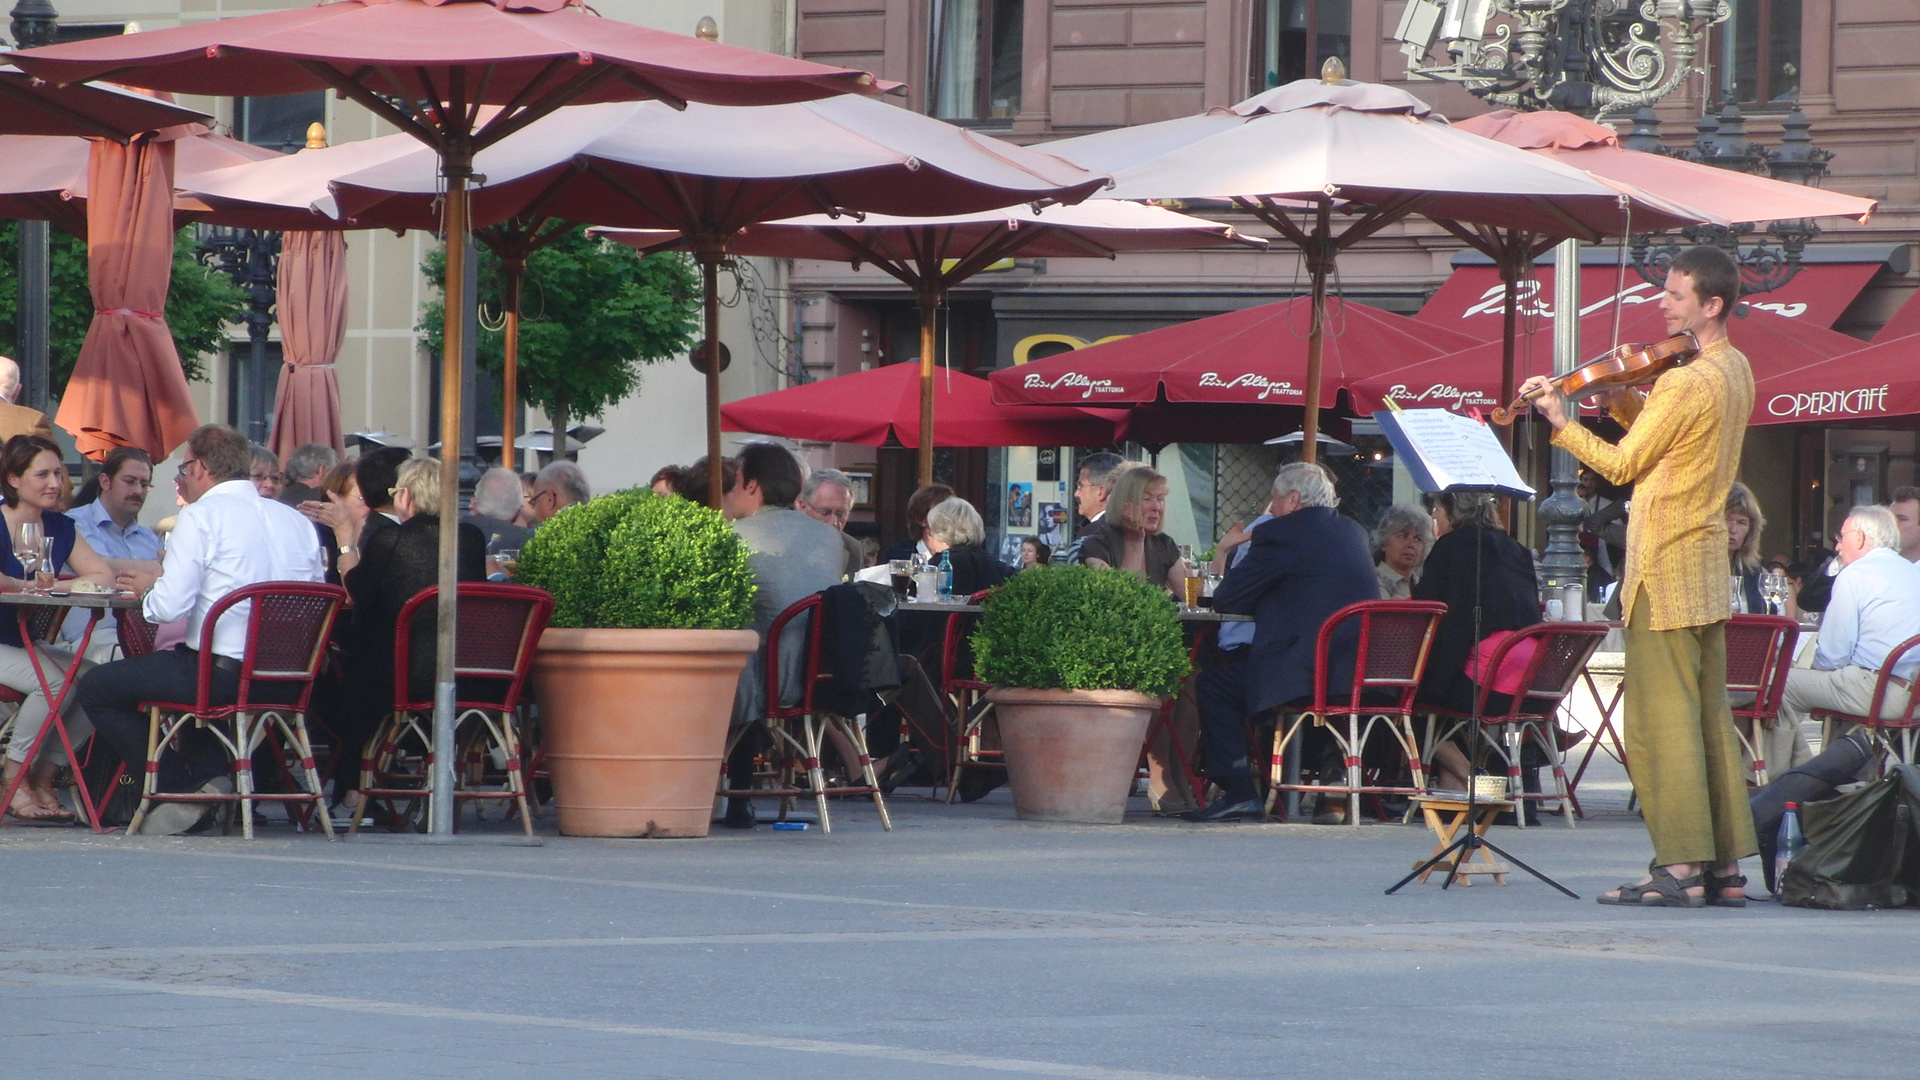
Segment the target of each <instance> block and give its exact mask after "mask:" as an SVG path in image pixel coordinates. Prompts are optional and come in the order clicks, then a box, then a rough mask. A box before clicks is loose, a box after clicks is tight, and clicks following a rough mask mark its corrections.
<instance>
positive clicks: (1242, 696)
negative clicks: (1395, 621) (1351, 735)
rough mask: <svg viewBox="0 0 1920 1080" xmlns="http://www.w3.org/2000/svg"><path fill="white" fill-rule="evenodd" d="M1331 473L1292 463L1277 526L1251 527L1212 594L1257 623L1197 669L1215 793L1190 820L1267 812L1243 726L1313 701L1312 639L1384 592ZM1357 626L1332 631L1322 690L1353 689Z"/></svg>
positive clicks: (1278, 503) (1279, 487) (1276, 511)
mask: <svg viewBox="0 0 1920 1080" xmlns="http://www.w3.org/2000/svg"><path fill="white" fill-rule="evenodd" d="M1339 505H1340V498H1339V496H1338V495H1336V494H1335V493H1334V488H1333V474H1332V473H1330V472H1328V471H1327V469H1326V467H1325V466H1322V465H1317V464H1309V463H1306V462H1295V463H1294V464H1291V465H1285V466H1282V467H1281V469H1280V472H1279V474H1278V475H1276V476H1275V477H1274V478H1273V502H1272V503H1271V504H1269V506H1268V510H1269V512H1270V513H1272V514H1273V520H1271V521H1268V522H1266V523H1265V524H1263V525H1260V526H1259V527H1257V528H1255V529H1254V530H1253V535H1252V537H1251V539H1249V540H1248V541H1247V545H1248V546H1247V553H1246V556H1245V557H1244V558H1242V559H1241V560H1240V561H1239V562H1238V563H1236V564H1234V566H1233V568H1232V569H1230V570H1228V571H1227V576H1226V577H1225V578H1224V579H1223V580H1222V581H1221V582H1220V585H1219V587H1218V588H1216V589H1215V590H1214V595H1213V606H1214V609H1215V610H1217V611H1223V612H1227V613H1230V614H1235V615H1252V616H1253V618H1254V630H1253V644H1252V645H1250V646H1247V647H1246V648H1242V649H1233V650H1228V651H1227V652H1225V653H1223V654H1222V660H1221V662H1220V663H1219V664H1217V665H1215V666H1214V667H1210V668H1208V669H1207V670H1206V671H1203V672H1201V674H1200V679H1199V685H1198V688H1197V690H1198V696H1199V699H1200V728H1201V743H1202V745H1203V747H1204V748H1205V751H1206V762H1207V777H1208V779H1210V780H1212V781H1213V783H1214V784H1215V785H1217V786H1218V787H1219V788H1220V791H1221V795H1220V797H1219V798H1217V799H1215V800H1214V802H1213V803H1212V804H1211V805H1209V806H1208V807H1207V808H1206V809H1204V810H1196V811H1193V812H1192V813H1190V814H1188V815H1186V817H1187V819H1188V820H1190V821H1239V820H1242V819H1245V818H1259V817H1262V816H1264V814H1265V812H1266V806H1265V803H1264V801H1263V800H1262V799H1261V798H1260V794H1259V792H1258V791H1257V790H1256V789H1255V788H1254V782H1253V770H1252V767H1251V763H1250V762H1249V761H1248V759H1247V729H1246V722H1247V718H1248V717H1250V716H1256V715H1258V714H1260V713H1263V712H1266V711H1268V710H1269V709H1272V708H1275V707H1276V706H1280V705H1285V704H1287V703H1288V702H1293V701H1300V700H1302V699H1306V698H1310V697H1312V696H1313V653H1314V642H1315V639H1316V638H1317V637H1318V636H1319V633H1320V625H1321V624H1322V623H1324V622H1326V620H1327V616H1329V615H1331V614H1333V613H1334V612H1335V611H1338V610H1340V609H1341V608H1343V607H1345V606H1347V605H1348V604H1351V603H1354V602H1356V601H1360V600H1373V599H1376V598H1378V596H1379V594H1380V585H1379V582H1378V581H1377V580H1376V579H1375V577H1374V572H1373V559H1372V558H1371V557H1370V556H1369V554H1368V546H1367V532H1366V530H1365V529H1363V528H1361V527H1360V525H1359V523H1357V522H1355V521H1353V520H1351V519H1349V518H1344V517H1341V516H1340V511H1339V509H1338V507H1339ZM1359 634H1360V629H1359V624H1358V623H1357V622H1354V623H1352V624H1351V625H1348V626H1343V627H1341V629H1340V630H1339V631H1338V632H1337V633H1336V634H1335V636H1334V639H1333V648H1332V650H1331V652H1330V653H1329V656H1328V662H1329V664H1330V665H1331V668H1332V670H1331V671H1330V672H1329V673H1328V685H1330V686H1331V685H1351V684H1352V682H1353V663H1354V653H1355V649H1356V646H1357V645H1358V643H1359Z"/></svg>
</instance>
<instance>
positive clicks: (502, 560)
mask: <svg viewBox="0 0 1920 1080" xmlns="http://www.w3.org/2000/svg"><path fill="white" fill-rule="evenodd" d="M493 561H494V562H497V563H499V564H500V569H501V570H503V571H505V572H506V575H507V576H508V577H513V576H514V575H515V573H516V572H517V571H519V569H520V549H519V548H501V549H500V551H499V553H498V554H496V555H494V557H493Z"/></svg>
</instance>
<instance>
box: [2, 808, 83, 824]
mask: <svg viewBox="0 0 1920 1080" xmlns="http://www.w3.org/2000/svg"><path fill="white" fill-rule="evenodd" d="M22 811H25V812H24V813H22ZM7 820H9V821H12V822H15V823H17V824H20V825H31V826H35V827H44V826H49V825H72V824H73V823H74V822H75V821H76V820H77V819H76V818H75V817H74V815H73V811H71V810H51V809H48V808H47V807H44V806H40V805H38V804H33V805H29V806H24V807H8V808H7Z"/></svg>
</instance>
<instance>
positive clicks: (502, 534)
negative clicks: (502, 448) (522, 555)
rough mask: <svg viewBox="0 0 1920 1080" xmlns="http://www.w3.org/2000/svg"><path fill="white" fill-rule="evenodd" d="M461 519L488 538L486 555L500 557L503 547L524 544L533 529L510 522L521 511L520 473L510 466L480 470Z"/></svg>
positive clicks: (512, 548) (509, 548) (515, 546)
mask: <svg viewBox="0 0 1920 1080" xmlns="http://www.w3.org/2000/svg"><path fill="white" fill-rule="evenodd" d="M468 510H469V512H468V514H467V516H466V517H463V518H461V519H460V520H461V521H462V522H464V523H466V524H468V525H472V526H473V527H474V528H476V529H479V530H480V534H481V535H482V536H485V537H486V538H487V556H488V557H489V558H496V559H497V558H499V557H500V553H501V552H502V551H509V550H518V549H519V548H521V547H524V546H525V545H526V542H527V537H529V536H532V535H533V530H532V529H528V528H525V527H523V526H520V525H515V524H514V523H513V516H514V515H515V514H518V513H519V512H520V474H519V473H516V472H514V471H513V470H512V469H502V468H497V467H496V468H492V469H488V470H487V471H486V472H484V473H481V474H480V482H479V483H477V484H475V485H474V486H473V502H472V503H471V504H470V506H469V507H468Z"/></svg>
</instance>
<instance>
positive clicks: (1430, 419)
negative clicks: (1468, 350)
mask: <svg viewBox="0 0 1920 1080" xmlns="http://www.w3.org/2000/svg"><path fill="white" fill-rule="evenodd" d="M1373 416H1374V419H1375V420H1377V421H1379V422H1380V428H1381V430H1382V431H1384V432H1385V433H1386V434H1387V437H1388V440H1389V441H1390V442H1392V443H1393V447H1394V450H1395V451H1396V452H1397V453H1399V454H1400V455H1401V457H1402V459H1403V461H1404V462H1405V464H1406V465H1407V468H1408V471H1409V472H1411V473H1412V474H1413V476H1414V480H1415V481H1416V482H1417V483H1419V484H1420V486H1421V489H1422V490H1425V491H1445V490H1446V489H1448V488H1451V487H1471V488H1492V489H1497V490H1499V491H1500V492H1502V493H1503V494H1507V495H1511V496H1513V497H1516V498H1523V499H1530V498H1532V497H1533V495H1534V490H1533V488H1532V487H1531V486H1529V485H1528V484H1527V482H1526V481H1525V480H1522V479H1521V478H1520V473H1519V471H1518V470H1516V469H1515V468H1514V467H1513V459H1512V458H1509V457H1508V456H1507V452H1506V449H1505V448H1504V447H1502V446H1501V445H1500V440H1499V439H1497V438H1495V437H1494V434H1493V432H1492V431H1490V430H1488V428H1487V426H1486V425H1485V424H1482V423H1480V422H1479V421H1477V420H1474V419H1472V418H1470V417H1466V416H1461V415H1459V414H1457V413H1453V412H1449V411H1447V410H1446V409H1402V410H1400V411H1398V412H1392V411H1382V412H1377V413H1374V414H1373Z"/></svg>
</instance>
